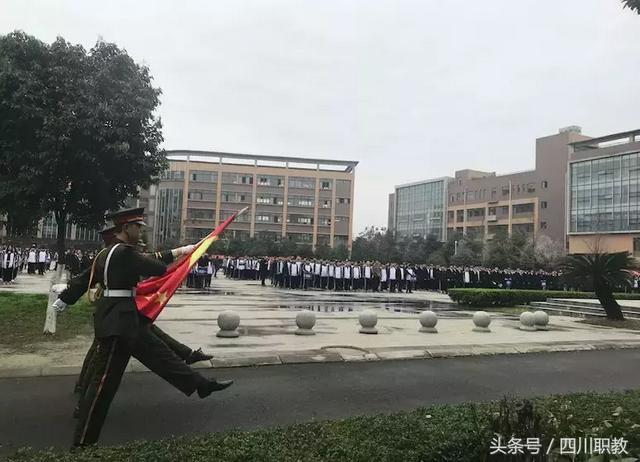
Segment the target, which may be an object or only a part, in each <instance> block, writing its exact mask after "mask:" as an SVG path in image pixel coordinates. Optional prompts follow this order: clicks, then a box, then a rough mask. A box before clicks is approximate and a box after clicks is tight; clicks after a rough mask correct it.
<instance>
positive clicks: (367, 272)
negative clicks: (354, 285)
mask: <svg viewBox="0 0 640 462" xmlns="http://www.w3.org/2000/svg"><path fill="white" fill-rule="evenodd" d="M364 277H365V279H371V267H370V266H365V267H364Z"/></svg>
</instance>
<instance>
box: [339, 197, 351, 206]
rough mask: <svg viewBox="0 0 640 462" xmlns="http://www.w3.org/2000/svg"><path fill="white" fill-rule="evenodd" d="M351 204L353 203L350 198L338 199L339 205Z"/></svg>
mask: <svg viewBox="0 0 640 462" xmlns="http://www.w3.org/2000/svg"><path fill="white" fill-rule="evenodd" d="M350 203H351V199H349V198H348V197H339V198H338V204H350Z"/></svg>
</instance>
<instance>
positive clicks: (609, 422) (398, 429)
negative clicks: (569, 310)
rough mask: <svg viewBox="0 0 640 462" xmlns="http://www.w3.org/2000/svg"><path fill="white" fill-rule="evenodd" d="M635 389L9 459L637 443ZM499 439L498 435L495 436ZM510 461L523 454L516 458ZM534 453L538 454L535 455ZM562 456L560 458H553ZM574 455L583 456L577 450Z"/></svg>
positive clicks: (280, 457) (445, 454)
mask: <svg viewBox="0 0 640 462" xmlns="http://www.w3.org/2000/svg"><path fill="white" fill-rule="evenodd" d="M636 422H640V390H636V391H630V392H617V393H607V394H595V393H581V394H573V395H561V396H547V397H543V398H536V399H534V400H532V401H525V402H519V401H514V400H507V399H505V400H503V401H501V402H490V403H479V404H458V405H444V406H434V407H430V408H426V409H418V410H415V411H411V412H402V413H397V414H392V415H376V416H370V417H356V418H350V419H346V420H337V421H326V422H314V423H308V424H300V425H294V426H290V427H286V428H275V429H269V430H260V431H253V432H231V433H221V434H209V435H204V436H198V437H181V438H170V439H165V440H159V441H149V442H145V441H140V442H135V443H131V444H127V445H126V446H118V447H103V448H91V449H86V450H82V451H75V452H71V453H68V452H58V453H56V452H53V451H51V450H50V451H32V450H21V451H20V452H18V453H17V454H14V455H12V456H10V457H9V459H8V460H9V461H12V462H27V461H29V462H54V461H55V462H84V461H94V460H100V461H101V462H116V461H118V462H119V461H136V462H156V461H180V462H190V461H193V462H196V461H225V462H245V461H266V462H269V461H274V462H276V461H277V462H294V461H296V462H297V461H305V462H307V461H308V462H320V461H335V462H342V461H345V462H347V461H348V462H365V461H366V462H369V461H403V462H418V461H424V462H432V461H433V462H448V461H455V462H478V461H483V460H516V459H511V458H510V459H506V458H505V459H499V458H496V457H489V448H490V445H491V439H492V437H493V436H494V434H496V433H497V434H500V435H503V438H505V437H506V439H507V440H508V439H509V438H510V437H511V436H513V437H516V438H523V441H525V440H526V438H540V442H541V443H542V445H543V447H545V448H546V447H548V446H549V443H550V442H551V438H555V443H554V444H555V446H553V448H556V449H559V439H560V438H589V437H591V438H596V437H599V438H613V437H616V438H624V439H625V440H627V441H628V444H627V448H626V449H627V451H628V452H629V453H630V455H634V456H637V455H639V454H640V453H639V449H640V426H638V425H635V423H636ZM503 442H504V439H503ZM517 460H525V459H524V458H521V459H517ZM536 460H538V459H536ZM557 460H568V459H557ZM576 460H577V461H580V460H585V459H581V458H580V457H578V458H576Z"/></svg>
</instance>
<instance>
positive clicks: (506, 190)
mask: <svg viewBox="0 0 640 462" xmlns="http://www.w3.org/2000/svg"><path fill="white" fill-rule="evenodd" d="M502 195H503V196H508V195H509V186H503V187H502Z"/></svg>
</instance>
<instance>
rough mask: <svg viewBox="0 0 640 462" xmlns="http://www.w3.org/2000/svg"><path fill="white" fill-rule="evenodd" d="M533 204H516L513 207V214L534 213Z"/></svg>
mask: <svg viewBox="0 0 640 462" xmlns="http://www.w3.org/2000/svg"><path fill="white" fill-rule="evenodd" d="M533 208H534V207H533V204H532V203H529V204H516V205H514V206H513V213H533Z"/></svg>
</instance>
